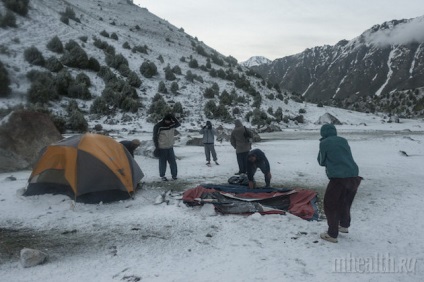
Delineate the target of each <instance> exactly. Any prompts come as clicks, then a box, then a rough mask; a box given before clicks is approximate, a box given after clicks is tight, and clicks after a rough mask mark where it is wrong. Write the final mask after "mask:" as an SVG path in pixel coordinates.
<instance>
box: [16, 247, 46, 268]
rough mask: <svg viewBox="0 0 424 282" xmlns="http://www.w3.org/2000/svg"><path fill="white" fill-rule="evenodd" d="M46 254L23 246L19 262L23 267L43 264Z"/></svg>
mask: <svg viewBox="0 0 424 282" xmlns="http://www.w3.org/2000/svg"><path fill="white" fill-rule="evenodd" d="M47 257H48V255H47V254H46V253H44V252H42V251H39V250H35V249H28V248H24V249H22V250H21V264H22V266H23V267H32V266H36V265H39V264H43V263H44V262H45V261H46V260H47Z"/></svg>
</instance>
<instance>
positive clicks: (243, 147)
mask: <svg viewBox="0 0 424 282" xmlns="http://www.w3.org/2000/svg"><path fill="white" fill-rule="evenodd" d="M234 125H235V127H234V129H233V131H232V132H231V139H230V142H231V145H232V146H233V147H234V149H236V155H237V163H238V167H239V171H238V172H237V173H236V175H238V174H244V173H246V165H247V154H248V153H249V151H250V149H251V148H252V143H251V139H252V138H253V134H252V132H251V131H250V130H248V129H247V128H246V127H244V126H243V124H242V123H241V121H240V120H238V119H237V120H236V121H235V122H234Z"/></svg>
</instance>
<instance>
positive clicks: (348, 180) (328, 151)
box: [318, 124, 362, 243]
mask: <svg viewBox="0 0 424 282" xmlns="http://www.w3.org/2000/svg"><path fill="white" fill-rule="evenodd" d="M321 137H322V138H321V139H320V144H319V153H318V163H319V164H320V165H321V166H325V168H326V173H327V177H328V178H329V179H330V181H329V183H328V185H327V189H326V191H325V195H324V212H325V216H326V217H327V223H328V231H327V232H324V233H321V235H320V236H321V238H322V239H324V240H326V241H329V242H333V243H337V236H338V234H339V232H342V233H348V232H349V231H348V228H349V226H350V221H351V217H350V208H351V206H352V202H353V199H354V198H355V195H356V192H357V190H358V187H359V185H360V183H361V180H362V178H361V177H360V176H358V175H359V168H358V165H357V164H356V163H355V161H354V159H353V156H352V152H351V150H350V146H349V143H348V142H347V140H346V139H345V138H343V137H340V136H337V130H336V127H335V126H334V125H332V124H324V125H323V126H322V127H321Z"/></svg>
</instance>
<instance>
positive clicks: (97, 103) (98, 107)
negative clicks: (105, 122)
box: [90, 97, 111, 115]
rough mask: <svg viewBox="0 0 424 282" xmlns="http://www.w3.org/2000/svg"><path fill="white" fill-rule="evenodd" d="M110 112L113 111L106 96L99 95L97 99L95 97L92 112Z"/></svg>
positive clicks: (106, 113) (102, 113)
mask: <svg viewBox="0 0 424 282" xmlns="http://www.w3.org/2000/svg"><path fill="white" fill-rule="evenodd" d="M110 112H111V111H110V110H109V107H108V105H107V103H106V100H105V98H103V97H97V98H96V99H94V101H93V104H91V107H90V113H92V114H101V115H108V114H110Z"/></svg>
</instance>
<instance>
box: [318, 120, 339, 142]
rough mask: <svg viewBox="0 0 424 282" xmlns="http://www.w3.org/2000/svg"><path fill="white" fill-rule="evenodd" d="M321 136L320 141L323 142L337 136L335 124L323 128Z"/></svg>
mask: <svg viewBox="0 0 424 282" xmlns="http://www.w3.org/2000/svg"><path fill="white" fill-rule="evenodd" d="M321 136H322V138H321V139H320V140H323V139H325V138H327V137H330V136H337V129H336V127H335V126H334V125H333V124H329V123H326V124H324V125H323V126H322V127H321Z"/></svg>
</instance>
